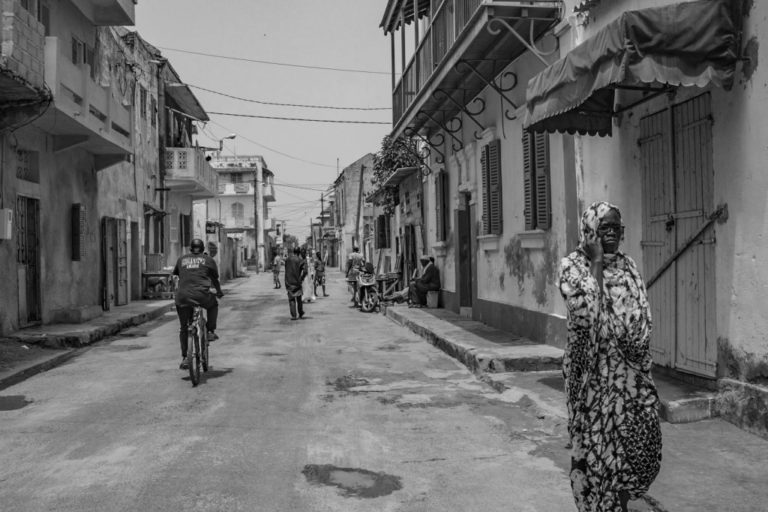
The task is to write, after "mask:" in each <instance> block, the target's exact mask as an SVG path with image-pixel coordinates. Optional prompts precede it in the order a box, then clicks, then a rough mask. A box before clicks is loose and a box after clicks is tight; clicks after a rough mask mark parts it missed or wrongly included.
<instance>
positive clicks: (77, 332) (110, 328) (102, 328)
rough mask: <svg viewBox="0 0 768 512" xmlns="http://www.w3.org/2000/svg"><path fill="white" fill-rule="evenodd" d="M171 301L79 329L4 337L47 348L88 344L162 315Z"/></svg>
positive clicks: (169, 306)
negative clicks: (144, 310) (141, 311)
mask: <svg viewBox="0 0 768 512" xmlns="http://www.w3.org/2000/svg"><path fill="white" fill-rule="evenodd" d="M172 305H173V302H172V301H168V302H167V303H164V304H162V305H159V306H157V307H155V308H154V309H151V310H149V311H147V312H144V313H138V314H135V315H131V316H127V317H123V318H115V319H113V320H111V321H108V322H105V323H104V324H102V325H98V322H99V320H98V319H96V320H94V321H92V322H90V323H88V324H84V325H83V327H82V328H81V329H73V330H71V331H69V332H60V333H30V334H26V335H25V334H23V332H22V333H18V332H17V333H14V334H12V335H11V336H7V337H5V339H9V340H12V341H18V342H20V343H28V344H32V345H39V346H43V347H48V348H78V347H84V346H86V345H90V344H92V343H95V342H97V341H99V340H102V339H104V338H106V337H108V336H112V335H114V334H117V333H119V332H120V331H122V330H123V329H126V328H128V327H132V326H135V325H140V324H143V323H145V322H148V321H150V320H154V319H155V318H158V317H160V316H162V315H163V314H165V313H167V312H169V311H171V306H172Z"/></svg>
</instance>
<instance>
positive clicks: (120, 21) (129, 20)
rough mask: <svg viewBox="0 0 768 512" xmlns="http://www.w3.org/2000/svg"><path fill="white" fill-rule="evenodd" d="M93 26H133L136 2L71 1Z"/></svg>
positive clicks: (113, 0)
mask: <svg viewBox="0 0 768 512" xmlns="http://www.w3.org/2000/svg"><path fill="white" fill-rule="evenodd" d="M72 3H73V4H75V6H76V7H77V8H78V9H80V11H81V12H82V13H83V14H84V15H85V16H86V17H87V18H88V19H89V20H91V21H92V22H93V24H94V25H102V26H106V25H134V24H135V23H134V22H135V20H136V5H135V4H136V0H72Z"/></svg>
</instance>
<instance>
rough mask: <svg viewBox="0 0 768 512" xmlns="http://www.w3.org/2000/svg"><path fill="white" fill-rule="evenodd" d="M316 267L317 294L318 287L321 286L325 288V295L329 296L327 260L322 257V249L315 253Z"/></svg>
mask: <svg viewBox="0 0 768 512" xmlns="http://www.w3.org/2000/svg"><path fill="white" fill-rule="evenodd" d="M314 268H315V287H314V289H315V295H317V287H318V286H321V287H322V288H323V297H328V294H327V293H325V262H324V261H323V259H322V258H321V257H320V251H317V252H316V253H315V262H314Z"/></svg>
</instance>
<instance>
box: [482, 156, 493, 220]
mask: <svg viewBox="0 0 768 512" xmlns="http://www.w3.org/2000/svg"><path fill="white" fill-rule="evenodd" d="M480 168H481V170H482V172H481V174H482V187H483V234H484V235H487V234H489V233H490V232H491V204H490V203H491V201H490V197H488V196H489V194H488V182H489V181H490V180H489V176H488V146H487V145H485V146H483V150H482V153H481V155H480Z"/></svg>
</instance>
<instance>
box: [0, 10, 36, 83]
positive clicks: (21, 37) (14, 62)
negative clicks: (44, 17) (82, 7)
mask: <svg viewBox="0 0 768 512" xmlns="http://www.w3.org/2000/svg"><path fill="white" fill-rule="evenodd" d="M0 2H2V3H1V4H0V48H1V53H0V66H2V67H4V68H7V69H9V70H10V71H11V72H12V73H13V74H15V75H16V76H18V77H20V78H22V79H23V80H25V81H26V82H28V83H29V84H30V85H31V86H33V87H37V88H42V87H43V85H44V83H45V27H43V24H42V23H40V22H39V21H37V18H36V17H35V16H34V15H33V14H32V13H30V12H28V11H27V10H26V9H24V8H23V7H21V3H20V2H19V0H0Z"/></svg>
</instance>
